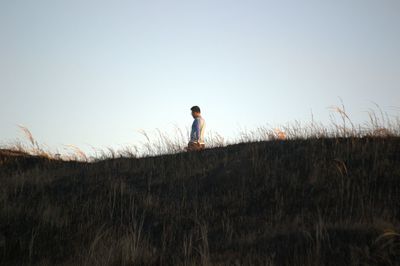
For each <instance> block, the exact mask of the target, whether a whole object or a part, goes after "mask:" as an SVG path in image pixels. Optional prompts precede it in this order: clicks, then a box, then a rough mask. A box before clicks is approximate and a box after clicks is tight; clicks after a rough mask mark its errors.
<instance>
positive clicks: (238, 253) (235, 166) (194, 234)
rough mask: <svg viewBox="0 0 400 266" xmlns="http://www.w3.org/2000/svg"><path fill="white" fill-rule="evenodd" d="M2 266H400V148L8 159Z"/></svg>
mask: <svg viewBox="0 0 400 266" xmlns="http://www.w3.org/2000/svg"><path fill="white" fill-rule="evenodd" d="M0 190H1V193H0V203H1V205H0V263H1V265H28V264H29V265H55V264H57V265H400V260H399V258H400V235H399V234H400V223H399V221H400V138H397V137H393V138H348V139H346V138H341V139H340V138H337V139H308V140H287V141H269V142H256V143H242V144H237V145H231V146H227V147H221V148H214V149H206V150H204V151H201V152H190V153H180V154H173V155H163V156H156V157H148V158H139V159H138V158H118V159H109V160H104V161H99V162H96V163H83V162H65V161H56V160H50V159H46V158H40V157H34V156H29V155H24V154H13V153H10V152H4V151H3V152H0Z"/></svg>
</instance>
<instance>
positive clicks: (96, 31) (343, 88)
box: [0, 0, 400, 150]
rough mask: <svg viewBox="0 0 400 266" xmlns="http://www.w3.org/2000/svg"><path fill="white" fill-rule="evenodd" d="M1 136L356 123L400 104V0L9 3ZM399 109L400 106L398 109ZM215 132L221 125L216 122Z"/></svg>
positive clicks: (71, 139) (115, 135)
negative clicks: (376, 109) (201, 123)
mask: <svg viewBox="0 0 400 266" xmlns="http://www.w3.org/2000/svg"><path fill="white" fill-rule="evenodd" d="M0 93H1V94H0V142H1V141H2V142H7V141H9V140H13V139H15V138H17V137H20V138H22V137H21V135H20V133H19V130H18V128H17V126H16V125H17V124H22V125H25V126H27V127H28V128H29V129H30V130H31V131H32V133H33V134H34V136H35V137H36V138H37V139H38V141H39V142H42V143H46V144H47V145H49V146H52V147H56V146H60V145H63V144H74V145H77V146H79V147H81V148H82V149H84V150H85V149H86V148H87V147H88V146H87V145H88V144H90V145H93V146H95V147H105V146H110V147H115V146H117V145H124V144H126V143H130V144H135V143H137V142H138V141H142V140H143V136H142V135H141V134H140V133H138V132H137V131H138V130H140V129H144V130H147V131H152V130H155V129H156V128H159V129H161V130H166V131H167V132H173V131H172V127H173V125H174V124H176V125H178V126H180V127H189V126H190V125H191V123H192V118H191V116H190V107H191V106H193V105H199V106H200V108H201V109H202V113H203V117H204V118H205V120H206V122H207V130H212V131H214V132H219V133H220V134H221V135H222V136H225V137H227V138H229V137H234V136H235V134H237V132H238V131H239V129H240V128H247V129H253V128H256V127H257V126H263V125H266V124H272V125H276V124H285V123H287V122H291V121H294V120H300V121H309V120H310V117H311V115H310V113H311V110H312V112H313V114H314V118H315V119H316V120H319V121H321V122H326V121H328V120H329V110H328V109H327V107H329V106H331V105H335V104H339V103H340V102H339V100H338V97H341V98H342V99H343V101H344V104H345V106H346V107H347V110H348V111H349V113H350V115H351V116H352V118H353V120H355V121H364V120H366V119H367V116H366V114H365V113H364V111H366V110H367V109H368V108H370V107H373V105H372V104H371V101H373V102H376V103H377V104H379V105H380V106H381V107H382V108H383V109H384V110H385V111H388V112H389V113H391V114H396V112H397V113H398V112H399V111H398V110H399V109H398V107H399V106H400V1H398V0H326V1H321V0H307V1H301V0H293V1H285V0H279V1H268V0H260V1H252V0H248V1H233V0H230V1H220V0H209V1H208V0H207V1H190V0H182V1H175V0H162V1H153V0H146V1H134V0H131V1H118V0H112V1H111V0H110V1H101V0H96V1H94V0H92V1H89V0H65V1H62V0H58V1H55V0H47V1H44V0H35V1H21V0H1V1H0ZM395 107H397V109H396V108H395ZM206 134H207V131H206Z"/></svg>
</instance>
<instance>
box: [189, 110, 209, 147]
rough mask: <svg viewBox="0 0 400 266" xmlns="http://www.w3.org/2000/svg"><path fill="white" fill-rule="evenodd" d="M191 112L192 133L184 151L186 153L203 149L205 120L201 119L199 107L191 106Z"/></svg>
mask: <svg viewBox="0 0 400 266" xmlns="http://www.w3.org/2000/svg"><path fill="white" fill-rule="evenodd" d="M190 110H191V111H192V116H193V118H194V121H193V124H192V131H191V133H190V141H189V143H188V146H187V148H186V150H188V151H198V150H202V149H204V148H205V144H204V129H205V126H206V123H205V120H204V118H203V117H201V113H200V107H198V106H193V107H192V108H190Z"/></svg>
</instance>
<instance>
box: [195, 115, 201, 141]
mask: <svg viewBox="0 0 400 266" xmlns="http://www.w3.org/2000/svg"><path fill="white" fill-rule="evenodd" d="M195 122H196V124H195V129H196V140H197V141H198V140H199V139H200V121H199V119H196V121H195Z"/></svg>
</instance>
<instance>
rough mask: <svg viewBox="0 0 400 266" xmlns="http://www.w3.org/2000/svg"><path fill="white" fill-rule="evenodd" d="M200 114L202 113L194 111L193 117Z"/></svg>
mask: <svg viewBox="0 0 400 266" xmlns="http://www.w3.org/2000/svg"><path fill="white" fill-rule="evenodd" d="M199 114H200V113H199V112H195V111H192V116H193V118H196V117H198V116H199Z"/></svg>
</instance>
